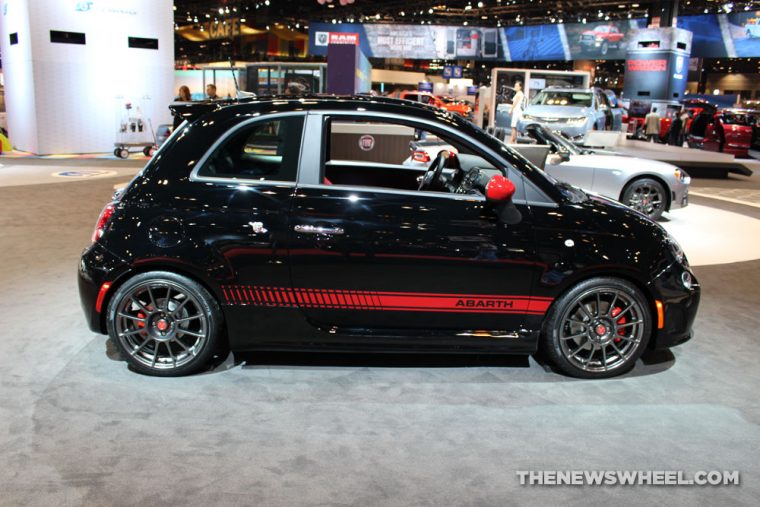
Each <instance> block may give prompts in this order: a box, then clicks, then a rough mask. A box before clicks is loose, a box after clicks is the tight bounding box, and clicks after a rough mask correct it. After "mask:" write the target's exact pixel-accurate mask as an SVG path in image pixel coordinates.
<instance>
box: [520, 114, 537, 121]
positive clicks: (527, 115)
mask: <svg viewBox="0 0 760 507" xmlns="http://www.w3.org/2000/svg"><path fill="white" fill-rule="evenodd" d="M523 120H530V121H538V118H536V117H535V116H531V115H529V114H524V115H523Z"/></svg>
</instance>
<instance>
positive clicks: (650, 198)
mask: <svg viewBox="0 0 760 507" xmlns="http://www.w3.org/2000/svg"><path fill="white" fill-rule="evenodd" d="M662 200H663V196H662V195H661V194H660V190H659V189H658V188H657V187H655V186H654V185H649V184H646V183H641V184H639V185H636V186H635V187H634V188H633V189H632V191H631V195H630V197H629V199H628V203H627V204H628V206H630V207H631V208H633V209H635V210H636V211H640V212H641V213H644V214H645V215H647V216H652V215H654V214H656V213H657V212H658V211H659V210H660V209H661V208H662Z"/></svg>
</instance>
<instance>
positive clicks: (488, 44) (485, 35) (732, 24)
mask: <svg viewBox="0 0 760 507" xmlns="http://www.w3.org/2000/svg"><path fill="white" fill-rule="evenodd" d="M646 27H647V21H646V19H644V18H638V19H626V20H604V19H603V18H597V19H593V18H591V19H588V20H585V22H581V23H556V24H547V25H530V26H523V25H513V26H509V27H478V26H434V25H395V24H358V23H336V24H333V23H319V22H312V23H310V24H309V53H310V54H312V55H322V56H324V55H326V54H327V46H328V45H329V44H330V41H331V40H335V39H336V38H339V37H341V34H350V35H351V36H352V37H356V40H357V43H358V44H359V45H360V46H361V49H362V51H363V52H364V54H365V55H367V56H368V57H370V58H412V59H414V58H417V59H443V60H455V59H474V60H493V61H507V62H508V61H515V62H519V61H539V60H586V59H595V60H623V59H625V57H626V52H627V48H628V46H629V43H630V41H631V37H632V36H633V35H634V34H635V33H637V31H638V30H639V29H643V28H646ZM678 28H682V29H685V30H689V31H691V32H693V33H694V47H693V49H692V52H691V55H692V56H694V57H709V58H713V57H752V56H760V11H748V12H741V13H731V14H709V15H700V16H682V17H679V18H678Z"/></svg>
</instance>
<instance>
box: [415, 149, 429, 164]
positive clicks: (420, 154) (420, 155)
mask: <svg viewBox="0 0 760 507" xmlns="http://www.w3.org/2000/svg"><path fill="white" fill-rule="evenodd" d="M412 160H414V161H415V162H423V163H428V162H430V155H428V153H427V152H426V151H424V150H416V151H415V152H414V153H412Z"/></svg>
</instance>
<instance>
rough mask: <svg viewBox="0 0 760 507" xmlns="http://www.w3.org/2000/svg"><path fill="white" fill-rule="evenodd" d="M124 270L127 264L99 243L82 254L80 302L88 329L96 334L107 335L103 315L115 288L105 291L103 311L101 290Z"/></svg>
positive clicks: (80, 263) (80, 264)
mask: <svg viewBox="0 0 760 507" xmlns="http://www.w3.org/2000/svg"><path fill="white" fill-rule="evenodd" d="M124 269H126V263H124V262H123V261H121V260H120V259H119V258H117V257H116V256H115V255H113V254H111V253H110V252H109V251H108V250H106V249H105V248H103V247H102V246H100V245H99V244H97V243H96V244H94V245H92V246H90V247H89V248H87V249H86V250H85V251H84V252H83V253H82V258H81V259H80V261H79V269H78V285H79V300H80V303H81V304H82V310H83V311H84V317H85V320H86V321H87V325H88V327H89V328H90V330H92V331H94V332H96V333H102V334H105V333H106V329H105V320H104V319H103V318H102V314H103V312H105V310H106V308H107V307H108V300H109V298H110V296H111V294H112V292H113V287H110V288H109V289H108V290H104V291H103V294H102V296H101V308H100V310H101V311H98V308H97V305H98V297H99V296H100V293H101V288H102V287H103V284H104V283H108V282H112V281H113V280H114V279H115V278H116V276H115V274H116V273H117V272H121V271H123V270H124Z"/></svg>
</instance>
